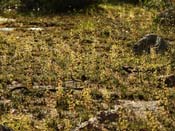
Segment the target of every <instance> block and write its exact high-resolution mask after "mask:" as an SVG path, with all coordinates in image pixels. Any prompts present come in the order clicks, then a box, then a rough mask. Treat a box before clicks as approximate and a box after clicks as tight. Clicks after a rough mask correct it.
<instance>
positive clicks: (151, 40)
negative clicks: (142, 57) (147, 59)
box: [133, 34, 168, 55]
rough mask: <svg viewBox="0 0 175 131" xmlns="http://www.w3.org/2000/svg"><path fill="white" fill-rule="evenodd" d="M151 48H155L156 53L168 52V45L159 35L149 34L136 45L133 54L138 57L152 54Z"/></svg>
mask: <svg viewBox="0 0 175 131" xmlns="http://www.w3.org/2000/svg"><path fill="white" fill-rule="evenodd" d="M151 48H154V49H155V51H156V53H164V52H165V51H167V50H168V43H167V42H166V41H165V40H164V39H163V38H162V37H160V36H158V35H155V34H147V35H145V36H144V37H143V38H141V39H140V40H139V41H138V42H137V43H136V44H135V45H134V47H133V52H134V53H135V54H137V55H139V54H143V53H150V50H151Z"/></svg>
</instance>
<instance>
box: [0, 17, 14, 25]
mask: <svg viewBox="0 0 175 131" xmlns="http://www.w3.org/2000/svg"><path fill="white" fill-rule="evenodd" d="M15 21H16V20H15V19H11V18H3V17H0V24H4V23H8V22H15Z"/></svg>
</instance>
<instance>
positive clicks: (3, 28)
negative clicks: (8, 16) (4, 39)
mask: <svg viewBox="0 0 175 131" xmlns="http://www.w3.org/2000/svg"><path fill="white" fill-rule="evenodd" d="M15 30H27V31H42V30H44V28H41V27H30V28H13V27H2V28H0V31H2V32H12V31H15Z"/></svg>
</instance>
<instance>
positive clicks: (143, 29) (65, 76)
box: [0, 4, 175, 131]
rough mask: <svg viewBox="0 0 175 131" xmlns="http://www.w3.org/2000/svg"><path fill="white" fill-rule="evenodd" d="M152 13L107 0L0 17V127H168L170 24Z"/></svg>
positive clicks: (172, 70) (173, 70)
mask: <svg viewBox="0 0 175 131" xmlns="http://www.w3.org/2000/svg"><path fill="white" fill-rule="evenodd" d="M156 16H159V17H161V15H159V13H158V12H157V10H156V9H150V10H148V9H144V8H142V7H138V6H134V5H127V4H126V5H120V4H119V5H110V4H107V5H100V8H99V9H98V10H89V11H87V12H86V13H74V14H60V15H54V16H37V17H36V16H33V17H31V16H20V15H19V16H18V15H17V16H16V18H13V19H12V18H11V19H8V18H4V17H0V57H1V58H0V124H2V125H3V126H8V127H11V128H12V129H13V130H15V131H16V130H19V131H26V130H29V131H31V130H34V131H40V130H41V131H43V130H46V131H48V130H49V131H50V130H53V131H55V130H60V131H62V130H67V131H69V130H74V131H78V130H95V131H96V130H102V131H107V130H109V131H118V130H119V131H120V130H121V131H122V130H129V131H132V130H133V131H136V130H138V131H152V130H153V131H159V130H160V131H172V130H173V129H175V123H174V120H175V110H174V107H175V103H174V100H175V95H174V93H175V88H174V87H175V62H174V61H175V60H174V59H175V57H174V56H175V50H174V49H175V28H174V26H172V24H170V25H164V24H162V23H159V22H157V23H156V21H157V20H158V19H156V18H157V17H156ZM163 16H164V15H163ZM172 19H173V18H172ZM173 20H174V19H173ZM172 23H173V22H172ZM152 34H154V35H152ZM150 35H151V37H148V36H150ZM152 36H154V37H152ZM152 38H153V40H152ZM149 39H151V40H149ZM148 41H149V42H148ZM165 49H166V50H165ZM0 128H2V129H3V127H1V126H0Z"/></svg>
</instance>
